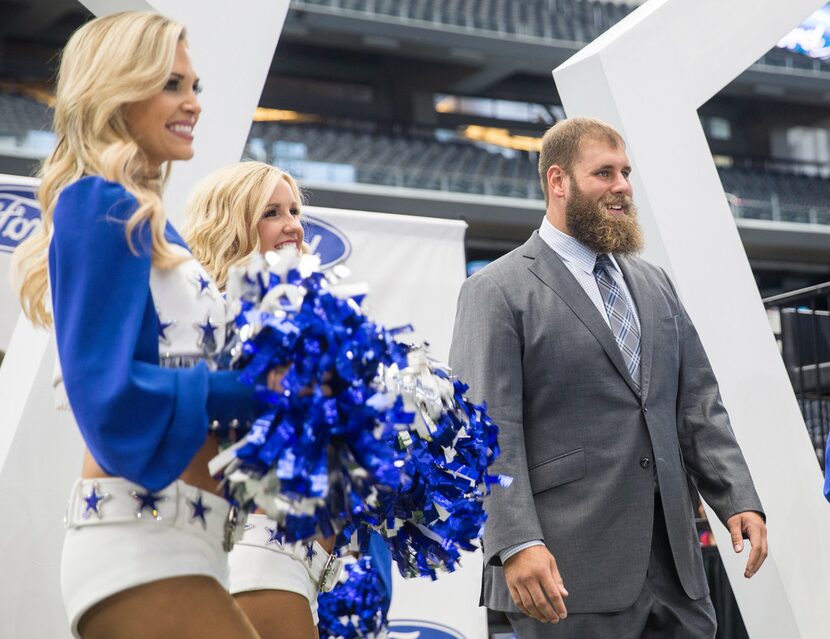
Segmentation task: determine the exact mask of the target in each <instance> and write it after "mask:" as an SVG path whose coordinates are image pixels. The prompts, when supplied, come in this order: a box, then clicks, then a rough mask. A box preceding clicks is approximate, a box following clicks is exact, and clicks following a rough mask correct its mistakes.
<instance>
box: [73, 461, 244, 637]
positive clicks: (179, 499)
mask: <svg viewBox="0 0 830 639" xmlns="http://www.w3.org/2000/svg"><path fill="white" fill-rule="evenodd" d="M93 488H94V489H95V494H94V495H93V493H92V489H93ZM134 491H135V492H136V493H137V495H139V496H140V495H142V494H145V493H146V491H145V490H144V489H142V488H141V487H140V486H138V485H136V484H133V483H131V482H128V481H127V480H125V479H121V478H117V477H113V478H104V479H96V480H88V479H85V480H78V481H77V482H76V483H75V486H74V487H73V491H72V495H71V496H70V501H69V506H68V508H67V531H66V537H65V538H64V545H63V556H62V559H61V590H62V592H63V601H64V605H65V607H66V612H67V615H68V616H69V622H70V627H71V629H72V633H73V636H75V637H80V635H79V634H78V623H79V622H80V620H81V618H82V617H83V615H84V613H86V612H87V611H88V610H89V609H90V608H92V607H93V606H94V605H95V604H98V603H100V602H102V601H104V600H105V599H107V598H109V597H111V596H112V595H115V594H116V593H119V592H122V591H124V590H127V589H129V588H133V587H135V586H140V585H142V584H147V583H150V582H153V581H158V580H161V579H168V578H171V577H182V576H185V575H204V576H207V577H213V578H214V579H215V580H216V581H218V582H219V583H220V584H222V586H223V587H227V583H228V561H227V557H228V553H226V552H225V551H224V549H223V545H222V544H223V537H224V530H225V528H226V526H225V522H226V521H227V519H228V514H229V510H230V507H229V504H228V502H227V501H226V500H224V499H222V498H221V497H217V496H216V495H213V494H210V493H207V492H202V491H200V490H199V489H198V488H194V487H193V486H190V485H188V484H185V483H184V482H182V481H176V482H174V483H173V484H170V485H169V486H167V487H166V488H164V489H163V490H161V491H157V492H156V493H155V494H156V495H160V496H161V497H163V499H160V500H159V501H158V502H157V507H158V509H157V510H156V511H154V510H153V508H152V507H151V506H149V505H145V508H143V509H142V510H139V508H140V506H141V505H142V502H141V500H140V499H137V498H136V497H134V496H133V494H132V493H133V492H134ZM98 497H102V498H100V499H98ZM200 498H201V502H199V499H200ZM196 503H200V504H201V506H202V509H201V515H195V514H194V513H196V512H197V509H196V506H195V504H196ZM90 504H94V505H95V506H97V509H96V508H92V507H90ZM139 512H140V513H141V517H140V518H139V517H138V516H137V514H138V513H139Z"/></svg>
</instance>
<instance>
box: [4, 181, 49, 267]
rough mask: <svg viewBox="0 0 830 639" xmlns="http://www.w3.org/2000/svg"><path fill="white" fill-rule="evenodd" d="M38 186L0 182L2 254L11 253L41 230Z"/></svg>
mask: <svg viewBox="0 0 830 639" xmlns="http://www.w3.org/2000/svg"><path fill="white" fill-rule="evenodd" d="M37 189H38V187H37V185H34V184H32V185H25V184H11V183H8V182H0V252H3V253H11V252H12V251H14V249H15V248H17V245H18V244H20V243H21V242H22V241H23V240H25V239H26V238H27V237H29V236H30V235H31V234H32V233H34V232H35V231H36V230H38V229H39V228H40V224H41V222H40V205H39V204H38V201H37Z"/></svg>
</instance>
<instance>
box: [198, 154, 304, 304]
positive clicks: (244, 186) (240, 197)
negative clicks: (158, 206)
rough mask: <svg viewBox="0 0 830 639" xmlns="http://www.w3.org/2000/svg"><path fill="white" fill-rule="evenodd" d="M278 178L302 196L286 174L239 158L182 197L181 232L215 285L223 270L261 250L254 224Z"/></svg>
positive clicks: (224, 277) (299, 198)
mask: <svg viewBox="0 0 830 639" xmlns="http://www.w3.org/2000/svg"><path fill="white" fill-rule="evenodd" d="M280 180H285V181H286V182H288V186H290V187H291V192H292V193H293V194H294V198H295V200H296V201H297V205H298V207H299V206H301V205H302V196H301V194H300V190H299V188H298V187H297V183H296V182H295V181H294V178H292V177H291V176H290V175H289V174H288V173H286V172H285V171H281V170H280V169H278V168H276V167H273V166H270V165H268V164H263V163H262V162H253V161H246V162H239V163H237V164H234V165H232V166H227V167H225V168H222V169H219V170H218V171H214V172H213V173H211V174H210V175H208V176H207V177H206V178H204V179H203V180H202V181H201V182H199V183H198V184H197V185H196V187H195V188H194V189H193V192H192V193H191V194H190V197H189V198H188V200H187V205H186V207H185V210H186V215H187V218H186V222H185V228H184V231H183V233H182V235H183V236H184V239H185V241H186V242H187V244H188V246H190V250H191V251H193V256H194V257H195V258H196V259H197V260H199V262H201V263H202V265H203V266H204V267H205V269H206V270H207V272H208V273H210V275H211V277H213V279H214V281H215V282H216V285H217V286H218V287H219V288H220V289H224V288H225V284H226V283H227V279H228V269H229V268H230V267H231V266H234V265H235V264H240V263H241V262H243V261H244V260H245V259H246V258H247V257H248V256H249V255H251V254H253V253H259V252H260V248H261V246H260V240H259V233H258V232H257V224H258V223H259V221H260V217H261V216H262V213H263V211H265V209H266V207H267V205H268V201H269V200H270V199H271V194H272V193H273V192H274V189H275V188H276V187H277V184H279V181H280Z"/></svg>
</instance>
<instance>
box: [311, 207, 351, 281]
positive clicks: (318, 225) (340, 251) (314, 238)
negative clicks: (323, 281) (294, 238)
mask: <svg viewBox="0 0 830 639" xmlns="http://www.w3.org/2000/svg"><path fill="white" fill-rule="evenodd" d="M301 219H302V222H303V228H304V229H305V241H306V244H308V245H309V246H310V247H311V252H312V253H314V254H316V255H319V256H320V262H321V263H320V268H321V269H327V268H330V267H332V266H334V265H335V264H340V263H341V262H345V261H346V260H347V259H349V255H351V253H352V244H351V242H349V238H347V237H346V235H345V234H344V233H343V232H342V231H341V230H340V229H338V228H337V227H336V226H333V225H332V224H329V223H328V222H324V221H323V220H321V219H320V218H317V217H313V216H311V215H303V216H302V218H301Z"/></svg>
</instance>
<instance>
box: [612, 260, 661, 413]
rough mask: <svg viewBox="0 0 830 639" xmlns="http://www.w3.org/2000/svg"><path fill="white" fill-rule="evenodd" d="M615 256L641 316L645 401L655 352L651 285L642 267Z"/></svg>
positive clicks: (641, 373) (641, 352) (642, 379)
mask: <svg viewBox="0 0 830 639" xmlns="http://www.w3.org/2000/svg"><path fill="white" fill-rule="evenodd" d="M614 258H615V259H616V260H617V264H619V265H620V270H622V272H623V275H624V276H625V283H626V285H627V286H628V290H629V291H630V292H631V296H632V297H633V298H634V305H635V306H636V307H637V317H639V318H640V356H641V360H640V394H641V396H642V398H643V401H645V399H646V397H647V396H648V386H649V380H650V379H651V362H652V353H653V352H654V303H653V301H652V299H651V287H650V286H649V285H648V282H647V281H646V278H645V275H643V271H642V269H641V268H639V267H638V266H637V265H636V264H635V263H634V262H633V261H632V260H630V259H628V258H626V257H621V256H617V255H615V256H614Z"/></svg>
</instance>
